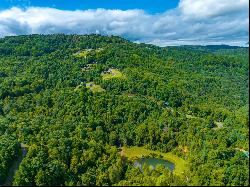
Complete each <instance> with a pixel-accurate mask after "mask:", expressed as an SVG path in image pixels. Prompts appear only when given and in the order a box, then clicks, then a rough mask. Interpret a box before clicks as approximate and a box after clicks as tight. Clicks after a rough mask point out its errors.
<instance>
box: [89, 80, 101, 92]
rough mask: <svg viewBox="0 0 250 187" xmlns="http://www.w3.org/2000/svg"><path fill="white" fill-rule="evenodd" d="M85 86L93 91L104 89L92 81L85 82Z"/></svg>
mask: <svg viewBox="0 0 250 187" xmlns="http://www.w3.org/2000/svg"><path fill="white" fill-rule="evenodd" d="M86 88H89V89H90V90H91V91H92V92H93V93H96V92H104V91H105V89H103V88H102V87H101V86H100V85H97V84H95V83H93V82H89V83H87V84H86Z"/></svg>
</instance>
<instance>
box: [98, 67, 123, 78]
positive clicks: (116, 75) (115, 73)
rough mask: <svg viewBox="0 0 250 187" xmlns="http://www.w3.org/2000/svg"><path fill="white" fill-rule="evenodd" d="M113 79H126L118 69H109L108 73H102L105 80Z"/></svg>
mask: <svg viewBox="0 0 250 187" xmlns="http://www.w3.org/2000/svg"><path fill="white" fill-rule="evenodd" d="M113 78H118V79H124V78H125V76H124V75H123V74H122V72H120V71H119V70H118V69H111V68H110V69H109V70H108V71H107V72H105V73H102V79H103V80H110V79H113Z"/></svg>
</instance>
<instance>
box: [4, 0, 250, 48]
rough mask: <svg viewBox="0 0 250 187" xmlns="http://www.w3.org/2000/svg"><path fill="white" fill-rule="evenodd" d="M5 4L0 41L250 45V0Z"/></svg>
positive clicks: (28, 0) (27, 0)
mask: <svg viewBox="0 0 250 187" xmlns="http://www.w3.org/2000/svg"><path fill="white" fill-rule="evenodd" d="M0 2H1V3H0V37H4V36H12V35H26V34H54V33H65V34H92V33H96V34H102V35H117V36H121V37H124V38H126V39H129V40H131V41H133V42H139V43H140V42H143V43H151V44H155V45H158V46H169V45H211V44H214V45H215V44H227V45H237V46H248V45H247V43H248V41H249V8H248V7H249V0H0Z"/></svg>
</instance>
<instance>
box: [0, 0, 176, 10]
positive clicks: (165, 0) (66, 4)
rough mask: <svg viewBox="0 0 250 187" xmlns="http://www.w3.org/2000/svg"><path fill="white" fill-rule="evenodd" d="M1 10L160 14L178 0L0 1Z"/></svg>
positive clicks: (173, 6) (172, 6) (174, 4)
mask: <svg viewBox="0 0 250 187" xmlns="http://www.w3.org/2000/svg"><path fill="white" fill-rule="evenodd" d="M1 1H3V2H2V3H1V4H0V8H1V9H7V8H11V7H13V6H17V7H20V8H25V7H29V6H36V7H37V6H38V7H53V8H57V9H61V10H77V9H81V10H84V9H85V10H86V9H96V8H104V9H120V10H128V9H143V10H145V11H146V12H148V13H161V12H164V11H166V10H168V9H172V8H175V7H177V6H178V3H179V0H1Z"/></svg>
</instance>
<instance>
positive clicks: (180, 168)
mask: <svg viewBox="0 0 250 187" xmlns="http://www.w3.org/2000/svg"><path fill="white" fill-rule="evenodd" d="M121 154H122V156H125V157H127V158H128V159H129V160H132V161H133V160H135V159H137V158H140V157H142V156H144V157H145V156H149V155H150V154H151V155H152V154H156V155H161V156H162V159H164V160H168V161H170V162H172V163H174V164H175V169H174V174H176V175H181V174H183V173H184V171H185V170H187V168H188V166H187V165H188V164H187V162H186V161H185V160H183V159H182V158H180V157H178V156H176V155H174V154H173V153H171V152H168V153H162V152H159V151H152V150H149V149H145V148H143V147H123V148H122V152H121Z"/></svg>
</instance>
